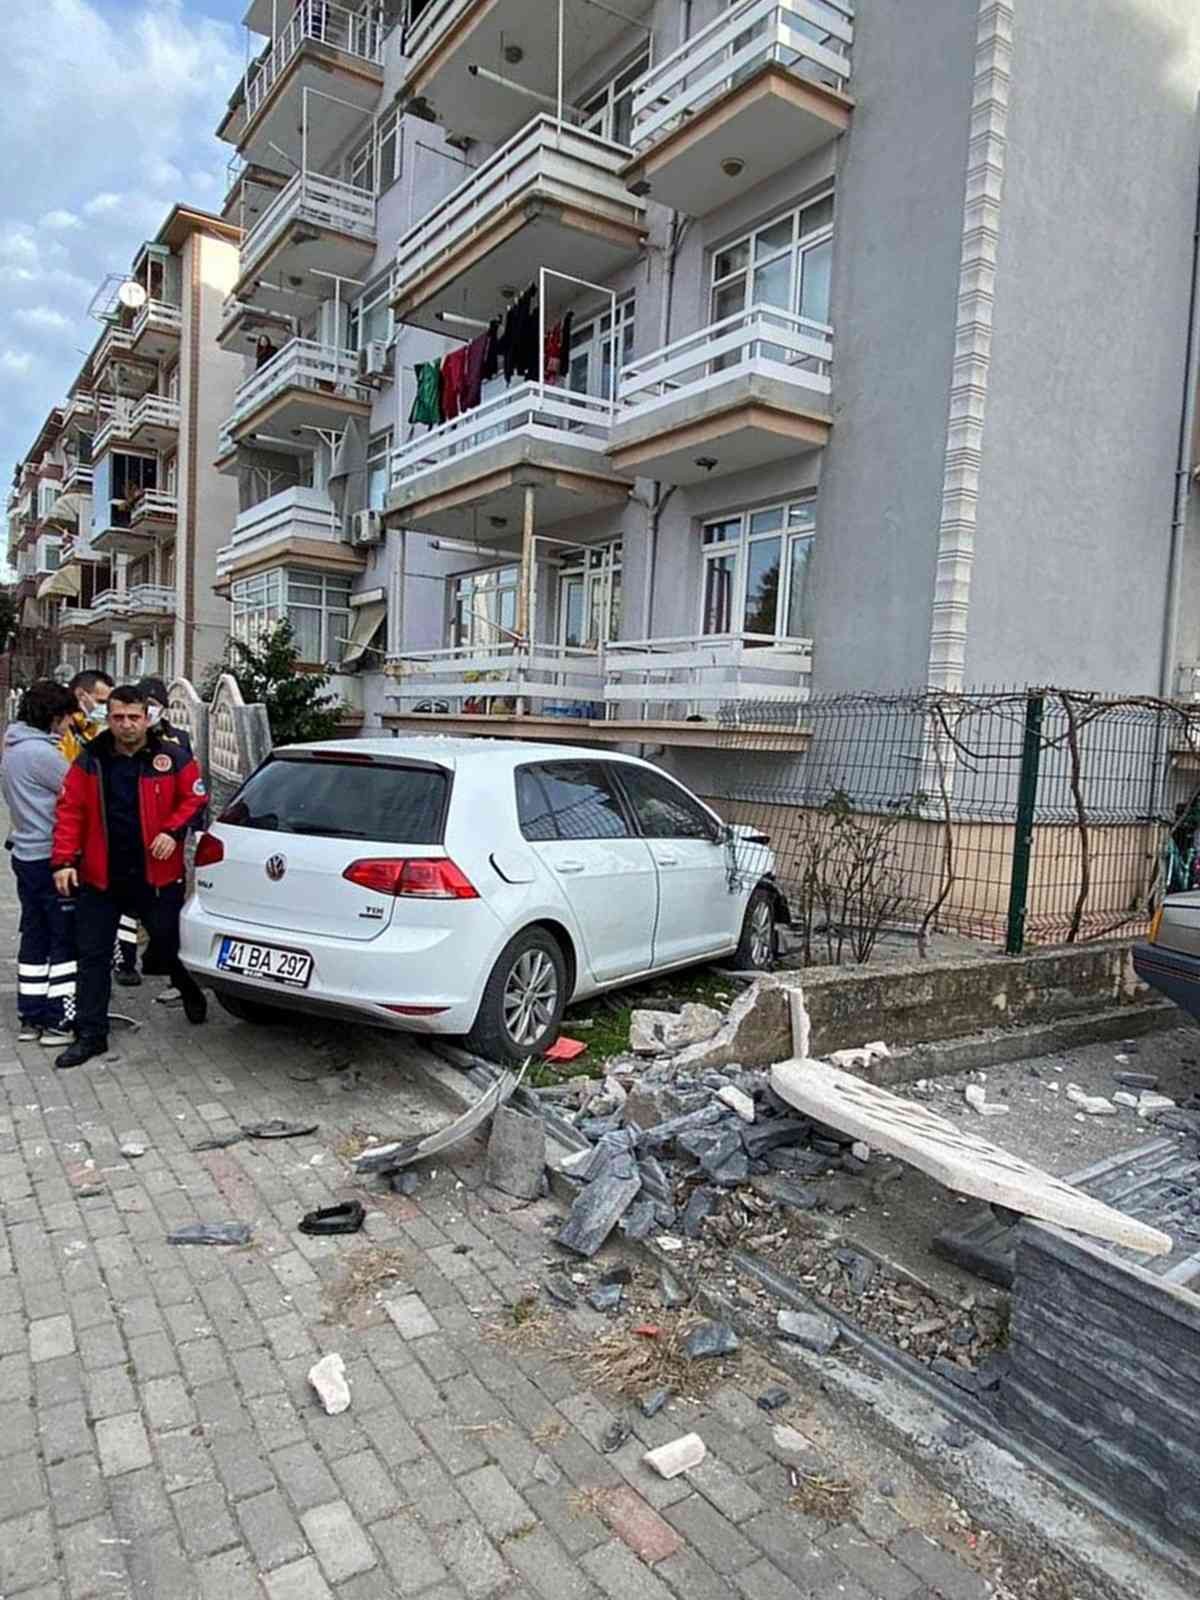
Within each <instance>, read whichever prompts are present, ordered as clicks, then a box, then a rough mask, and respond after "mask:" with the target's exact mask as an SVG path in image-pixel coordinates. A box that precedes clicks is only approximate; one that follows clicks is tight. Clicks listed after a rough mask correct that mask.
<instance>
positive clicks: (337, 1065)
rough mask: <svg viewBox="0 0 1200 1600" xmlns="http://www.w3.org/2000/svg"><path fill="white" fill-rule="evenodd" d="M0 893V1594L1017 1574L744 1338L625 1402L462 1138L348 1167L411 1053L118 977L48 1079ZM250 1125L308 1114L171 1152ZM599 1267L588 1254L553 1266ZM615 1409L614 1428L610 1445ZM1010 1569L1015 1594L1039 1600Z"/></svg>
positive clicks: (371, 1592) (545, 1206)
mask: <svg viewBox="0 0 1200 1600" xmlns="http://www.w3.org/2000/svg"><path fill="white" fill-rule="evenodd" d="M0 918H2V919H3V940H2V944H0V948H2V950H3V954H4V959H5V966H4V969H3V994H4V1012H3V1019H2V1022H0V1083H2V1085H3V1091H4V1105H3V1107H0V1112H2V1115H0V1200H2V1202H3V1215H4V1219H5V1224H6V1226H5V1230H4V1236H3V1240H2V1241H0V1455H2V1456H3V1458H4V1467H5V1471H4V1474H3V1479H2V1480H0V1594H2V1595H3V1596H4V1597H5V1600H14V1597H18V1596H19V1597H21V1600H66V1597H68V1596H69V1597H70V1600H84V1597H89V1596H114V1597H115V1596H133V1595H137V1596H147V1597H155V1600H187V1597H193V1596H195V1597H205V1600H208V1597H212V1600H250V1597H251V1596H254V1597H257V1600H327V1597H329V1596H331V1595H337V1596H340V1597H342V1600H371V1597H382V1596H386V1595H413V1596H422V1597H425V1600H452V1597H462V1596H504V1597H508V1600H517V1597H534V1596H541V1597H544V1600H564V1597H570V1600H576V1597H585V1596H612V1597H614V1600H615V1597H619V1600H668V1597H669V1596H676V1597H678V1600H685V1597H686V1600H708V1597H710V1596H711V1597H718V1596H731V1597H739V1596H741V1597H745V1600H788V1597H792V1600H802V1597H811V1596H815V1595H820V1596H822V1597H834V1596H836V1597H838V1600H986V1597H987V1596H989V1595H993V1594H995V1595H999V1596H1007V1595H1009V1594H1010V1593H1011V1592H1015V1583H1016V1578H1015V1576H1014V1574H1015V1573H1016V1571H1017V1570H1018V1568H1019V1567H1020V1563H1019V1562H1016V1564H1015V1565H1013V1564H1010V1563H1011V1562H1013V1561H1015V1558H1013V1557H1012V1556H1011V1553H1010V1552H1007V1551H1006V1550H1005V1548H1004V1546H1003V1545H1002V1544H1001V1543H1000V1542H998V1541H997V1540H995V1539H993V1538H991V1537H990V1536H989V1534H988V1533H987V1531H986V1530H983V1529H980V1528H977V1527H974V1526H972V1524H971V1523H970V1521H969V1519H968V1518H967V1517H966V1516H965V1514H964V1513H963V1512H962V1511H961V1510H960V1509H959V1508H958V1507H957V1506H956V1505H955V1503H954V1502H953V1501H952V1500H951V1499H949V1498H948V1497H947V1496H946V1495H945V1494H944V1493H941V1492H939V1491H938V1490H937V1489H935V1488H934V1487H933V1486H932V1484H931V1483H930V1482H929V1481H927V1480H925V1479H924V1478H923V1477H922V1476H921V1475H920V1474H919V1473H918V1472H916V1471H914V1469H913V1468H912V1467H911V1466H910V1465H908V1464H906V1463H904V1462H902V1461H900V1460H899V1459H898V1458H896V1457H894V1456H893V1455H892V1454H891V1452H890V1451H889V1450H888V1449H887V1448H886V1446H885V1445H884V1444H883V1443H882V1441H881V1440H880V1439H878V1438H873V1437H872V1436H871V1434H870V1432H869V1431H866V1432H864V1430H863V1429H861V1428H860V1427H858V1426H856V1425H855V1424H853V1423H851V1422H850V1421H848V1420H847V1419H846V1418H845V1417H840V1418H839V1417H838V1416H837V1414H836V1412H835V1408H834V1407H833V1405H832V1404H831V1402H830V1401H829V1400H828V1399H827V1398H826V1397H825V1396H824V1394H823V1393H822V1392H821V1390H820V1387H819V1386H818V1385H817V1384H816V1383H815V1382H810V1381H808V1380H805V1379H798V1378H797V1376H796V1375H795V1373H794V1372H793V1373H791V1374H783V1373H780V1372H778V1371H775V1370H774V1369H773V1368H772V1367H771V1365H770V1362H769V1359H768V1358H769V1352H768V1351H765V1350H764V1351H762V1352H756V1351H753V1350H750V1349H748V1348H745V1347H744V1348H743V1349H742V1350H741V1351H739V1352H738V1353H737V1355H736V1356H734V1357H733V1358H727V1359H726V1360H724V1361H723V1362H722V1363H721V1364H720V1368H719V1370H718V1368H717V1366H716V1364H715V1363H697V1364H696V1373H695V1381H694V1384H693V1383H691V1382H688V1383H687V1385H686V1387H685V1388H683V1389H682V1390H677V1393H676V1395H675V1397H674V1398H672V1399H671V1401H670V1403H669V1404H667V1406H666V1407H665V1409H663V1410H661V1411H660V1412H659V1413H658V1414H657V1415H655V1416H653V1417H646V1416H644V1415H643V1414H642V1411H641V1409H640V1408H639V1406H638V1405H637V1404H635V1403H633V1398H632V1397H631V1396H630V1395H628V1394H622V1392H621V1389H620V1385H619V1383H617V1382H612V1383H606V1379H605V1373H604V1372H603V1371H601V1370H600V1369H599V1368H598V1367H597V1364H596V1363H595V1361H594V1360H592V1359H591V1353H592V1352H593V1351H594V1350H595V1349H598V1348H600V1346H601V1345H602V1344H603V1346H604V1347H605V1348H606V1349H610V1350H611V1348H612V1347H613V1344H614V1342H617V1343H619V1341H620V1338H621V1337H622V1336H623V1330H625V1329H626V1328H627V1326H628V1322H629V1318H628V1317H626V1318H625V1319H624V1320H622V1319H620V1318H618V1319H617V1320H616V1321H614V1320H612V1319H610V1317H608V1316H606V1315H604V1314H602V1313H600V1312H598V1311H595V1310H593V1309H591V1308H590V1307H589V1306H588V1305H587V1304H586V1302H585V1301H584V1299H583V1298H582V1294H583V1292H584V1291H583V1290H582V1289H581V1298H580V1301H579V1304H578V1305H576V1306H575V1307H574V1308H571V1309H568V1308H565V1307H563V1306H561V1305H556V1304H553V1303H550V1302H549V1301H548V1300H547V1297H546V1296H545V1295H544V1293H541V1291H540V1285H541V1284H542V1283H543V1282H544V1280H545V1277H546V1274H547V1271H548V1269H549V1268H551V1267H559V1268H564V1269H565V1271H566V1273H567V1274H571V1273H573V1272H575V1273H577V1272H578V1268H579V1267H580V1265H581V1263H579V1262H578V1261H577V1260H575V1259H574V1258H571V1257H568V1256H566V1255H565V1253H564V1252H562V1251H561V1250H559V1249H557V1248H556V1247H555V1246H554V1245H553V1243H552V1242H551V1237H550V1233H549V1232H548V1230H550V1229H554V1228H557V1227H558V1226H559V1224H560V1221H561V1217H562V1214H563V1208H562V1207H561V1206H560V1205H559V1204H558V1203H556V1202H555V1201H554V1200H553V1199H547V1200H541V1201H535V1202H533V1203H532V1204H529V1203H522V1202H517V1201H513V1200H509V1199H507V1198H506V1197H505V1196H503V1195H502V1194H500V1193H499V1192H498V1191H496V1190H493V1189H489V1188H487V1187H486V1186H485V1184H484V1180H483V1162H482V1148H483V1147H482V1145H481V1144H479V1143H477V1142H468V1143H467V1144H466V1145H465V1146H463V1147H460V1149H459V1150H457V1151H456V1152H454V1153H453V1157H452V1159H450V1160H449V1161H443V1160H442V1159H440V1158H439V1159H437V1160H435V1161H434V1162H432V1163H429V1164H427V1165H426V1166H425V1167H422V1168H420V1169H418V1171H419V1183H418V1187H417V1189H416V1191H415V1193H414V1194H413V1195H412V1196H411V1197H402V1196H400V1195H398V1194H393V1193H391V1192H389V1191H387V1190H386V1189H385V1188H384V1187H382V1185H381V1183H380V1180H377V1179H356V1178H355V1177H354V1176H353V1174H352V1171H351V1168H350V1164H349V1160H350V1158H351V1157H352V1156H353V1154H354V1153H356V1151H357V1150H358V1149H360V1148H362V1146H363V1145H364V1144H366V1143H367V1142H368V1141H369V1139H370V1138H372V1137H379V1136H386V1135H395V1134H399V1135H402V1136H411V1135H412V1134H414V1133H422V1132H426V1131H429V1130H430V1129H432V1128H434V1127H437V1126H440V1125H441V1124H443V1123H444V1122H445V1121H447V1120H449V1118H450V1116H451V1115H452V1114H453V1113H452V1112H451V1111H450V1110H449V1109H448V1108H447V1107H446V1106H445V1105H443V1104H441V1103H440V1102H439V1101H438V1100H437V1098H436V1097H435V1096H434V1095H432V1094H431V1093H430V1091H429V1089H428V1087H427V1086H426V1083H425V1082H423V1079H422V1073H421V1070H420V1067H421V1061H422V1059H423V1057H422V1051H421V1049H420V1047H414V1046H411V1045H408V1044H406V1043H405V1042H404V1041H396V1040H395V1039H391V1038H383V1037H374V1036H371V1035H368V1034H367V1033H366V1032H365V1031H355V1030H348V1029H345V1028H342V1029H334V1028H320V1027H316V1026H313V1025H309V1024H305V1025H304V1026H303V1027H297V1028H295V1029H292V1028H284V1029H279V1030H263V1029H254V1028H252V1027H249V1026H246V1025H242V1024H235V1023H233V1022H232V1021H231V1020H230V1019H229V1018H227V1017H226V1016H225V1015H224V1014H223V1013H222V1012H221V1011H220V1010H219V1008H216V1007H214V1008H213V1011H214V1014H213V1017H212V1020H211V1021H210V1023H209V1024H208V1025H207V1026H205V1027H203V1028H193V1027H189V1026H188V1024H187V1023H186V1021H185V1020H184V1019H183V1017H182V1016H181V1015H180V1014H179V1012H178V1011H177V1010H169V1009H168V1008H166V1007H163V1006H161V1005H156V1004H154V1003H153V995H154V994H155V993H156V992H157V991H158V988H159V984H158V982H157V981H153V982H151V981H148V982H146V983H145V984H144V985H143V987H142V988H140V989H137V990H132V991H130V990H117V991H115V998H114V1006H115V1007H116V1008H117V1009H119V1010H121V1011H126V1012H128V1013H129V1014H130V1015H131V1016H133V1017H135V1018H136V1019H137V1020H138V1021H139V1022H140V1023H141V1027H140V1028H139V1029H138V1030H137V1031H131V1030H128V1029H125V1028H117V1029H114V1032H113V1036H112V1037H113V1046H114V1049H113V1052H112V1054H111V1056H110V1057H108V1058H105V1059H103V1060H101V1061H97V1062H92V1063H89V1064H88V1065H87V1066H85V1067H83V1068H81V1069H79V1070H77V1071H73V1072H68V1073H56V1072H55V1071H53V1070H52V1067H51V1052H48V1051H43V1050H39V1049H38V1048H37V1046H35V1045H20V1046H18V1045H17V1043H16V1041H15V1034H16V1026H15V1005H14V993H15V978H14V965H13V956H14V953H15V897H14V894H13V890H12V880H11V877H10V876H8V875H7V874H6V875H5V876H4V877H3V878H2V879H0ZM276 1117H282V1118H285V1119H288V1120H298V1121H300V1122H301V1123H313V1122H315V1123H317V1124H318V1126H317V1129H316V1132H315V1133H313V1134H311V1135H308V1136H304V1137H298V1138H292V1139H279V1140H274V1141H266V1140H251V1139H240V1140H239V1142H236V1143H232V1144H229V1145H227V1146H225V1147H223V1148H214V1149H207V1150H203V1149H198V1148H197V1147H198V1146H199V1145H200V1144H201V1143H202V1141H205V1140H214V1139H217V1138H219V1137H220V1136H222V1135H236V1134H237V1133H238V1130H239V1126H240V1125H241V1124H243V1123H251V1122H255V1121H260V1120H263V1119H269V1118H276ZM123 1148H124V1150H125V1151H126V1152H128V1153H127V1154H122V1149H123ZM139 1148H140V1149H142V1150H143V1152H144V1153H141V1154H138V1153H136V1152H137V1151H138V1149H139ZM352 1197H358V1198H360V1199H362V1200H363V1202H364V1203H365V1205H366V1207H367V1219H366V1226H365V1229H364V1231H363V1233H362V1234H360V1235H359V1236H357V1237H352V1238H329V1239H321V1238H308V1237H306V1236H305V1235H304V1234H302V1233H300V1232H299V1231H298V1229H297V1223H298V1222H299V1219H300V1217H301V1215H302V1214H303V1213H304V1212H305V1211H307V1210H309V1209H310V1208H312V1207H315V1206H319V1205H328V1204H331V1203H332V1202H334V1201H335V1200H337V1199H346V1198H352ZM231 1220H237V1221H243V1222H247V1223H249V1224H250V1226H251V1228H252V1230H253V1235H252V1239H251V1242H250V1243H249V1245H247V1246H244V1247H235V1248H228V1247H224V1248H221V1247H218V1248H203V1247H197V1246H172V1245H170V1244H168V1243H167V1242H166V1235H167V1233H168V1231H169V1230H170V1229H171V1228H172V1227H176V1226H178V1225H181V1224H184V1223H194V1222H224V1221H231ZM621 1259H622V1258H621V1257H620V1255H617V1254H613V1253H612V1251H611V1249H610V1250H609V1251H606V1253H605V1254H604V1255H603V1256H601V1257H599V1258H597V1260H596V1261H595V1262H587V1263H582V1265H583V1266H585V1267H586V1268H587V1272H586V1274H579V1277H581V1278H583V1277H585V1278H586V1282H587V1284H589V1285H590V1284H591V1283H593V1282H595V1281H596V1279H597V1275H598V1274H599V1273H602V1272H603V1271H604V1270H605V1269H607V1268H611V1267H612V1266H613V1265H614V1263H615V1262H617V1261H619V1260H621ZM625 1259H627V1261H628V1263H629V1264H630V1265H631V1267H632V1270H633V1282H632V1284H631V1285H630V1287H629V1289H628V1291H627V1296H628V1302H629V1309H630V1310H631V1311H632V1312H633V1313H634V1315H640V1316H645V1315H647V1314H653V1315H654V1316H655V1320H656V1322H659V1323H662V1324H663V1326H664V1328H665V1327H666V1326H667V1325H668V1324H669V1322H670V1320H671V1318H673V1317H675V1316H677V1315H678V1316H679V1317H688V1316H689V1315H691V1313H689V1312H686V1311H685V1312H682V1313H665V1312H663V1311H662V1310H658V1311H657V1312H655V1311H654V1310H653V1308H654V1306H655V1304H656V1291H655V1275H654V1272H653V1271H652V1270H651V1269H650V1268H648V1266H647V1265H646V1264H645V1262H644V1261H643V1260H642V1259H641V1258H640V1257H638V1256H637V1255H630V1256H628V1257H627V1258H625ZM639 1307H643V1308H645V1307H648V1308H650V1311H649V1313H648V1312H647V1311H646V1310H644V1309H643V1310H639V1309H638V1308H639ZM633 1343H634V1344H636V1343H637V1341H636V1340H633ZM328 1351H337V1352H339V1353H340V1354H341V1355H342V1356H343V1357H344V1359H345V1363H346V1370H347V1374H348V1377H349V1381H350V1387H351V1394H352V1402H351V1406H350V1409H349V1410H348V1411H346V1412H345V1413H343V1414H341V1415H337V1416H329V1415H326V1414H325V1412H324V1411H323V1410H322V1408H321V1405H320V1403H319V1402H318V1400H317V1397H316V1395H315V1393H314V1391H313V1389H312V1387H311V1386H310V1384H309V1382H308V1376H307V1375H308V1372H309V1369H310V1367H311V1366H312V1365H313V1363H314V1362H315V1361H316V1360H317V1359H318V1357H319V1356H321V1355H322V1354H324V1353H325V1352H328ZM610 1376H611V1374H610ZM773 1384H781V1385H782V1386H783V1387H784V1388H786V1389H787V1390H788V1392H789V1399H788V1400H787V1401H786V1402H785V1403H784V1404H783V1405H782V1406H781V1408H780V1409H779V1410H776V1411H774V1412H772V1413H770V1414H768V1413H767V1412H766V1411H765V1410H763V1409H760V1408H759V1406H758V1404H757V1400H758V1397H759V1396H760V1395H762V1394H763V1393H764V1392H765V1391H766V1390H768V1389H769V1388H770V1387H771V1386H772V1385H773ZM689 1389H691V1390H694V1393H691V1394H689V1393H688V1390H689ZM622 1420H623V1422H624V1424H625V1426H626V1427H627V1428H631V1429H632V1433H631V1435H630V1436H628V1437H626V1438H625V1439H624V1442H619V1443H618V1446H617V1448H615V1449H613V1448H612V1444H613V1438H612V1436H611V1430H612V1429H613V1426H614V1424H616V1423H618V1422H621V1421H622ZM691 1431H695V1432H697V1433H698V1434H699V1435H700V1436H701V1438H702V1439H703V1440H704V1442H705V1444H706V1445H707V1449H708V1455H707V1459H706V1460H705V1462H704V1463H703V1464H702V1465H701V1466H700V1467H698V1468H696V1469H695V1470H694V1471H692V1472H689V1473H687V1474H685V1475H683V1476H681V1477H678V1478H674V1479H672V1480H670V1481H665V1480H663V1479H661V1478H658V1477H656V1476H655V1475H654V1474H653V1473H652V1471H651V1470H650V1468H649V1467H647V1466H646V1465H645V1464H644V1463H643V1461H642V1455H643V1453H644V1452H645V1451H646V1450H647V1449H648V1448H651V1447H652V1446H657V1445H660V1444H663V1443H665V1442H667V1441H669V1440H673V1439H676V1438H678V1437H679V1436H680V1435H682V1434H686V1433H688V1432H691ZM606 1436H608V1437H606ZM1021 1570H1022V1571H1023V1572H1024V1573H1027V1572H1028V1570H1030V1569H1023V1568H1022V1569H1021ZM1033 1570H1034V1571H1035V1573H1036V1568H1035V1569H1033ZM1048 1570H1049V1569H1047V1571H1048ZM1010 1581H1011V1582H1012V1583H1013V1585H1014V1589H1013V1590H1010V1589H1009V1587H1008V1586H1007V1585H1008V1583H1009V1582H1010ZM1025 1581H1026V1580H1025V1576H1022V1579H1021V1582H1022V1587H1021V1591H1020V1592H1021V1593H1022V1594H1030V1595H1034V1596H1037V1597H1042V1596H1046V1597H1050V1596H1053V1597H1054V1600H1058V1597H1059V1596H1060V1595H1061V1594H1063V1593H1065V1591H1064V1590H1061V1589H1059V1588H1057V1587H1046V1588H1043V1587H1041V1585H1042V1583H1043V1581H1045V1582H1047V1583H1052V1582H1053V1579H1052V1578H1050V1577H1047V1576H1046V1575H1045V1574H1043V1576H1041V1577H1036V1576H1035V1579H1034V1581H1035V1584H1036V1586H1035V1587H1033V1588H1026V1587H1024V1584H1025Z"/></svg>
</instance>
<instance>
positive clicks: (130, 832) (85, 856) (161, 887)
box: [51, 685, 208, 1069]
mask: <svg viewBox="0 0 1200 1600" xmlns="http://www.w3.org/2000/svg"><path fill="white" fill-rule="evenodd" d="M108 707H109V710H108V730H107V732H105V733H102V734H100V735H99V737H98V738H96V739H93V740H92V742H91V743H90V744H89V745H87V746H86V747H85V749H84V750H83V752H82V754H81V755H80V756H79V758H78V759H77V760H76V761H75V763H74V765H73V766H72V767H71V770H70V772H69V773H68V774H67V780H66V783H65V784H64V785H63V791H62V794H61V796H60V797H59V802H58V813H57V818H56V820H55V825H54V842H53V849H52V852H51V865H52V867H53V870H54V881H55V885H56V887H57V889H58V892H59V894H60V895H62V896H64V898H65V897H67V896H70V895H74V894H76V893H77V894H78V900H77V909H76V930H77V932H76V938H77V943H78V951H79V955H78V959H79V983H78V992H77V998H76V1005H75V1029H76V1033H77V1034H78V1038H77V1039H76V1041H75V1043H74V1044H73V1045H71V1046H69V1047H68V1048H67V1049H66V1050H64V1051H63V1053H62V1055H60V1056H59V1057H58V1059H57V1060H56V1061H55V1063H54V1064H55V1066H56V1067H59V1068H62V1069H66V1068H68V1067H78V1066H81V1065H82V1064H83V1063H84V1062H85V1061H90V1060H91V1059H92V1057H93V1056H97V1055H101V1054H102V1053H103V1052H104V1051H105V1050H107V1049H108V1008H109V1003H110V1001H111V999H112V966H111V957H112V943H113V935H114V934H115V933H116V930H117V923H118V921H119V920H120V918H121V917H122V916H123V915H125V916H130V917H134V918H136V919H137V921H138V922H140V923H142V925H143V926H144V927H145V929H146V931H147V932H148V933H149V935H150V940H151V943H152V944H153V945H154V947H155V949H156V950H157V951H158V953H159V955H160V957H161V959H162V961H163V962H164V964H165V965H166V966H167V967H168V969H169V972H170V977H171V981H172V983H173V984H174V985H175V987H176V988H177V989H178V990H179V992H180V995H181V996H182V1000H183V1010H184V1015H185V1016H186V1017H187V1019H188V1021H189V1022H196V1023H199V1022H203V1021H204V1019H205V1017H206V1016H207V1015H208V1004H207V1002H206V1000H205V998H204V994H203V991H202V990H201V989H200V986H199V985H198V984H197V983H196V981H195V979H194V978H193V977H192V976H191V974H190V973H189V972H187V971H186V970H185V968H184V967H183V965H182V963H181V962H180V960H179V913H180V911H181V909H182V907H183V894H184V855H183V841H184V838H185V837H186V835H187V830H188V824H189V823H190V822H191V820H192V818H193V817H194V816H195V815H196V814H197V812H199V811H201V810H202V809H203V808H204V806H205V804H206V802H207V799H208V796H207V794H206V792H205V788H204V780H203V778H202V777H201V775H200V768H199V766H198V765H197V764H196V761H195V758H194V757H193V756H191V755H190V754H186V753H185V752H184V750H183V748H182V747H181V746H180V745H177V744H169V743H168V742H167V741H166V740H164V739H161V738H160V737H159V736H158V734H157V733H156V732H155V730H154V729H153V728H151V727H150V722H149V717H148V715H147V707H146V697H145V695H144V694H143V693H142V691H141V690H140V689H137V688H134V687H133V686H132V685H126V686H124V687H121V688H117V689H114V690H113V692H112V694H111V695H110V696H109V701H108Z"/></svg>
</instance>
